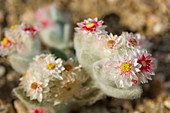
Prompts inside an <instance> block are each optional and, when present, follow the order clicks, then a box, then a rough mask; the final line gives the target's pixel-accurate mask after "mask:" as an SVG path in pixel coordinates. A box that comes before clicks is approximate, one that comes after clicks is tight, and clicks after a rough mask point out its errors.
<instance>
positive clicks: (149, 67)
mask: <svg viewBox="0 0 170 113" xmlns="http://www.w3.org/2000/svg"><path fill="white" fill-rule="evenodd" d="M151 56H152V55H151V54H149V53H148V52H147V51H146V50H145V51H142V52H141V54H139V53H137V58H138V61H137V62H138V63H139V64H141V67H140V72H139V73H138V77H139V78H140V81H141V83H147V82H148V80H147V79H149V80H152V78H151V76H150V75H155V73H154V71H153V69H154V68H155V66H156V64H155V63H154V62H153V61H152V58H151Z"/></svg>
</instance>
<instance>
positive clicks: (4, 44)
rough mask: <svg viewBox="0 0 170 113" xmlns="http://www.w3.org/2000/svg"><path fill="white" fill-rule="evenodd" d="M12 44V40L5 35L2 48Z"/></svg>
mask: <svg viewBox="0 0 170 113" xmlns="http://www.w3.org/2000/svg"><path fill="white" fill-rule="evenodd" d="M10 45H11V41H10V40H9V39H8V38H7V37H5V38H4V39H3V40H2V41H1V46H2V48H6V47H9V46H10Z"/></svg>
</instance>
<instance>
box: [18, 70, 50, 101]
mask: <svg viewBox="0 0 170 113" xmlns="http://www.w3.org/2000/svg"><path fill="white" fill-rule="evenodd" d="M20 85H21V86H22V87H23V88H24V90H25V91H26V94H27V96H29V97H30V99H31V100H38V101H39V102H42V100H43V99H45V97H46V96H45V95H47V92H48V91H49V88H48V87H47V85H48V83H47V81H46V80H45V79H42V77H41V73H39V72H36V71H33V70H31V71H30V72H27V73H26V75H25V76H23V78H22V81H21V83H20Z"/></svg>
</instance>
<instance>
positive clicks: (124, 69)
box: [120, 63, 131, 72]
mask: <svg viewBox="0 0 170 113" xmlns="http://www.w3.org/2000/svg"><path fill="white" fill-rule="evenodd" d="M120 68H121V71H122V72H129V71H130V70H131V66H130V65H129V64H128V63H123V64H122V65H121V67H120Z"/></svg>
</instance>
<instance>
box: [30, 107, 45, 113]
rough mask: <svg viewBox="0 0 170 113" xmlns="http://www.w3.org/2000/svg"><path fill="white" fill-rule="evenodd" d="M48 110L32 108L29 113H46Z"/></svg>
mask: <svg viewBox="0 0 170 113" xmlns="http://www.w3.org/2000/svg"><path fill="white" fill-rule="evenodd" d="M47 112H48V109H47V108H33V109H31V110H30V112H29V113H47Z"/></svg>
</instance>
